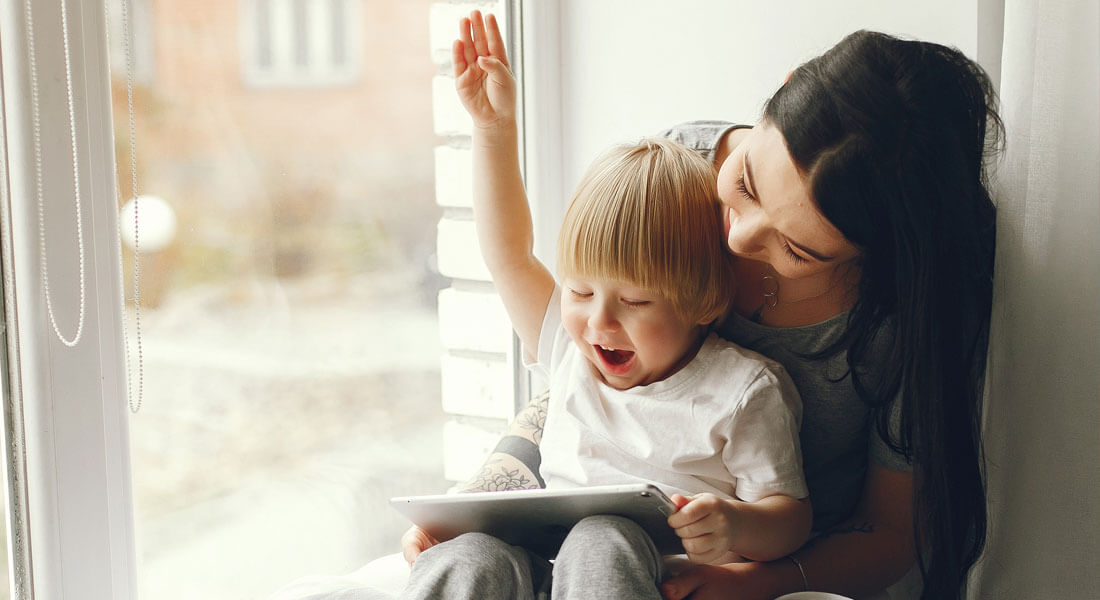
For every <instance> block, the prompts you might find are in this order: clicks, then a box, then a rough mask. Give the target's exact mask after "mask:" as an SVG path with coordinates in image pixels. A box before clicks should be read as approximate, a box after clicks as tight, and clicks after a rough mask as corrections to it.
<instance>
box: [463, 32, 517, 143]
mask: <svg viewBox="0 0 1100 600" xmlns="http://www.w3.org/2000/svg"><path fill="white" fill-rule="evenodd" d="M486 25H487V26H488V27H486ZM458 28H459V36H458V39H457V40H455V42H454V45H453V46H452V48H451V54H452V62H453V63H454V75H455V90H457V91H458V99H459V100H460V101H461V102H462V106H464V107H465V108H466V112H468V113H470V117H471V118H472V119H473V122H474V126H475V127H482V128H486V127H492V126H494V125H497V124H512V125H514V124H515V118H516V81H515V78H514V77H513V76H512V71H511V70H510V69H509V66H508V56H507V53H506V52H505V49H504V40H503V38H501V35H500V28H499V27H498V26H497V20H496V17H495V16H493V15H489V16H488V17H487V18H486V19H482V17H481V12H480V11H476V10H475V11H473V12H471V13H470V17H469V18H466V17H463V18H462V19H461V20H460V21H459V25H458Z"/></svg>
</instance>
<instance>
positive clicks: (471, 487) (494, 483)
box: [460, 455, 539, 492]
mask: <svg viewBox="0 0 1100 600" xmlns="http://www.w3.org/2000/svg"><path fill="white" fill-rule="evenodd" d="M538 487H539V485H538V483H537V482H536V481H535V479H534V477H532V476H531V472H530V471H529V470H528V469H527V467H526V466H524V465H523V463H521V462H519V461H517V460H515V459H514V458H512V457H510V456H507V455H496V456H495V457H494V458H490V459H489V460H487V461H486V462H485V464H484V465H483V466H482V467H481V470H480V471H478V473H477V474H476V475H474V476H473V477H472V478H470V480H469V481H467V482H466V483H465V484H463V486H462V488H461V490H460V491H463V492H503V491H508V490H529V489H534V488H538Z"/></svg>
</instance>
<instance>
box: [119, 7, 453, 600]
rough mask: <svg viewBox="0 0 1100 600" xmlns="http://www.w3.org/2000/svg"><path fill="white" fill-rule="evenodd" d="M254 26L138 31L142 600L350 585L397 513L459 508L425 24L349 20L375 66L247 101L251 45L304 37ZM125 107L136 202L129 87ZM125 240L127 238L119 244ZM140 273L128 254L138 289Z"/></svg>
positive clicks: (398, 18)
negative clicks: (445, 373) (444, 376)
mask: <svg viewBox="0 0 1100 600" xmlns="http://www.w3.org/2000/svg"><path fill="white" fill-rule="evenodd" d="M253 4H254V5H265V4H266V3H265V2H258V3H253ZM244 5H245V3H234V2H223V3H216V6H217V9H216V10H211V7H213V6H214V5H213V4H206V3H198V4H196V3H191V2H152V3H149V5H148V8H147V10H148V11H149V13H150V18H149V20H148V23H149V24H150V25H149V29H148V30H146V31H138V32H136V35H137V36H148V38H149V40H150V43H149V44H148V47H149V48H151V49H152V50H151V51H152V53H153V54H152V56H151V57H149V58H150V60H154V61H155V69H153V72H154V73H155V76H154V77H153V78H152V79H151V81H149V82H148V84H142V85H140V86H138V87H136V88H135V90H134V98H135V102H134V104H135V108H136V126H137V172H138V181H139V193H140V194H141V198H142V200H141V201H140V203H139V205H138V206H139V209H138V215H139V223H140V224H141V233H140V236H139V243H138V248H139V249H140V250H141V256H142V260H141V265H140V266H141V270H140V280H141V291H140V296H141V297H140V305H141V307H142V308H141V311H140V329H141V335H142V337H141V345H140V350H141V352H142V354H143V357H144V361H143V365H144V369H143V373H142V376H141V380H140V382H141V386H142V389H143V399H142V402H143V403H142V406H141V409H140V411H139V412H138V413H137V414H136V415H134V417H133V418H132V421H131V440H132V461H133V470H134V491H135V501H136V505H137V507H136V512H137V515H136V518H137V527H138V540H137V541H138V550H139V555H140V562H139V567H138V578H139V585H140V591H141V597H143V598H156V599H157V600H171V599H175V598H179V599H184V598H187V599H190V598H263V597H265V596H266V595H267V594H269V593H271V592H272V591H274V590H275V589H276V588H278V587H279V586H281V585H283V584H285V583H287V582H288V581H290V580H291V579H294V578H296V577H298V576H301V575H305V574H313V573H326V574H341V573H346V572H349V571H351V570H353V569H355V568H357V567H359V566H361V565H363V564H365V563H366V562H367V561H369V560H371V559H373V558H375V557H378V556H380V555H383V554H390V553H394V552H398V551H399V538H400V535H401V533H402V532H403V531H404V530H405V529H406V527H407V522H406V521H404V520H403V518H402V517H401V516H400V515H398V514H397V513H396V512H394V511H393V510H392V509H390V508H389V506H388V504H387V502H386V501H387V499H388V498H389V497H390V496H395V495H403V494H408V493H410V491H424V492H425V493H427V492H442V491H444V490H445V489H446V487H447V485H448V483H447V482H446V481H444V479H443V474H442V471H443V467H442V448H441V441H440V437H441V434H440V432H441V429H442V423H443V414H442V411H441V408H440V399H439V396H440V390H439V387H440V384H439V377H440V375H439V370H440V367H439V357H440V353H441V350H440V343H439V334H438V325H437V318H436V294H437V292H438V290H439V289H441V288H442V287H443V286H444V285H445V282H444V281H442V278H441V277H440V276H439V275H438V273H437V271H436V270H435V267H434V264H435V261H434V245H435V231H436V222H437V221H438V219H439V217H440V212H441V211H440V209H439V207H438V206H437V205H436V204H435V201H434V197H433V196H434V181H433V179H434V177H433V170H434V167H433V147H434V146H435V145H437V144H439V143H441V140H440V139H439V138H437V137H436V136H435V135H434V133H433V129H432V122H433V121H432V113H431V78H432V76H433V75H434V74H435V72H436V67H435V66H434V65H433V64H432V62H431V60H430V57H429V56H428V53H427V49H428V47H429V43H428V23H429V18H428V7H429V2H428V1H427V0H416V1H412V0H403V1H402V2H399V3H397V2H395V3H391V4H388V5H387V9H386V10H385V11H380V12H379V13H378V14H370V15H368V14H367V13H368V11H367V10H366V7H364V6H358V5H356V4H355V3H354V2H349V3H347V7H346V8H345V9H344V10H343V13H342V14H344V15H345V16H346V17H347V18H345V19H344V23H345V24H347V25H348V27H347V29H346V30H345V31H344V32H342V33H341V35H342V36H343V37H342V39H346V40H349V43H350V44H351V45H350V46H349V47H352V48H362V50H363V52H362V55H361V56H362V58H359V59H358V60H359V62H360V63H362V64H363V65H364V66H363V67H362V70H363V73H361V74H360V75H359V76H358V77H357V78H356V79H355V81H354V82H353V83H351V84H343V85H339V86H319V85H313V84H311V83H310V82H294V81H288V82H287V83H289V84H290V85H287V86H285V87H280V86H266V87H263V88H254V87H249V86H248V85H247V83H245V82H246V79H245V77H244V74H243V73H242V69H243V68H245V67H244V66H243V65H242V61H243V57H244V56H245V55H247V54H248V53H249V51H250V49H249V48H246V47H244V46H243V44H248V43H250V42H248V41H247V40H248V39H250V38H249V37H248V36H241V35H239V33H240V32H241V31H248V30H251V31H264V32H267V33H268V34H270V35H273V36H277V35H280V34H282V35H291V36H292V35H297V34H298V33H300V32H298V30H297V28H295V27H286V28H281V27H280V28H276V27H270V26H269V25H268V24H266V23H267V20H268V19H269V18H270V13H269V11H251V12H250V11H248V10H243V11H238V10H237V8H236V7H243V6H244ZM295 6H297V7H300V8H305V9H309V10H312V9H313V8H314V7H321V8H327V7H326V5H325V3H321V2H306V3H303V2H298V3H297V4H296V5H295ZM352 8H354V9H355V10H351V9H352ZM326 12H327V11H326ZM253 18H260V19H261V20H264V23H249V22H242V20H247V19H253ZM310 18H311V19H312V18H313V17H312V16H310ZM352 18H354V19H356V20H355V21H351V19H352ZM242 40H244V41H242ZM251 43H254V42H251ZM294 44H295V42H294V40H293V39H283V40H278V39H273V40H271V41H270V46H271V47H275V48H294V47H295V45H294ZM137 46H138V47H141V46H140V45H137ZM380 56H384V57H388V58H385V59H383V60H376V61H372V60H371V59H372V58H373V57H380ZM392 57H412V58H410V59H407V60H405V59H403V60H394V59H393V58H392ZM123 64H125V63H123ZM368 75H369V77H368ZM115 98H116V100H115V106H116V112H115V123H116V128H117V131H116V139H117V140H118V146H119V148H118V153H119V154H118V163H119V170H120V173H119V181H120V185H121V190H122V191H121V194H122V196H124V197H127V198H128V197H129V196H130V195H131V192H130V166H129V165H130V155H129V148H128V143H127V139H128V137H129V132H128V127H127V123H128V116H127V101H126V87H125V74H124V73H121V72H119V73H116V81H115ZM124 213H125V211H124ZM125 214H129V213H125ZM125 214H124V217H125ZM132 227H133V221H132V220H130V219H128V218H124V219H123V234H124V239H125V238H126V237H132V235H130V234H129V233H128V232H129V230H130V229H131V228H132ZM132 257H133V246H132V245H126V246H125V247H124V271H125V273H126V276H127V281H128V282H129V281H130V280H131V279H130V278H131V277H132V275H133V266H132ZM127 285H128V286H129V285H130V283H128V284H127ZM130 293H131V292H130V289H129V287H128V289H127V295H128V296H129V295H130ZM128 308H129V309H130V311H131V314H130V319H129V321H128V323H129V329H130V332H129V333H130V337H129V339H130V344H129V353H130V356H131V369H134V370H136V368H137V353H138V348H139V347H138V345H137V341H136V338H135V337H134V332H135V331H134V330H135V329H136V328H137V325H138V321H136V319H135V317H136V315H134V314H133V306H132V303H129V306H128ZM135 383H137V380H136V377H135Z"/></svg>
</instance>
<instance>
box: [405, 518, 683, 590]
mask: <svg viewBox="0 0 1100 600" xmlns="http://www.w3.org/2000/svg"><path fill="white" fill-rule="evenodd" d="M663 577H664V566H663V562H662V559H661V555H660V554H659V553H658V552H657V548H656V547H655V546H654V545H653V542H652V541H651V540H650V539H649V535H647V534H646V533H645V532H644V531H642V529H641V528H640V527H638V525H637V524H635V523H634V522H633V521H631V520H629V519H625V518H622V517H615V516H602V515H601V516H595V517H588V518H587V519H584V520H583V521H581V522H580V523H578V524H577V525H576V526H574V527H573V529H572V530H571V531H570V532H569V535H568V536H567V537H566V538H565V542H564V543H563V544H562V547H561V550H559V551H558V556H557V558H555V559H554V562H553V564H551V563H550V562H549V561H546V560H545V559H542V558H540V557H538V556H536V555H534V554H531V553H530V552H528V551H526V550H524V549H523V548H519V547H516V546H511V545H508V544H506V543H504V542H502V541H500V540H499V539H497V538H495V537H492V536H489V535H485V534H481V533H468V534H464V535H461V536H459V537H457V538H455V539H453V540H450V541H447V542H443V543H441V544H438V545H436V546H433V547H432V548H429V549H428V550H426V551H424V552H423V553H422V554H421V555H420V556H419V557H418V558H417V559H416V563H414V564H413V567H412V572H411V573H410V575H409V584H408V586H406V588H405V590H404V591H403V592H402V593H401V596H400V598H402V599H405V600H429V599H439V600H459V599H466V598H477V599H486V600H494V599H498V598H499V599H509V600H511V599H513V598H514V599H516V600H535V599H538V600H545V599H547V598H553V599H555V600H558V599H582V598H583V599H586V600H587V599H589V598H610V599H614V598H630V599H638V600H651V599H652V600H660V599H661V593H660V591H659V590H658V589H657V584H658V583H660V582H661V580H662V579H663Z"/></svg>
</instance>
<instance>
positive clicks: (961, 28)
mask: <svg viewBox="0 0 1100 600" xmlns="http://www.w3.org/2000/svg"><path fill="white" fill-rule="evenodd" d="M977 15H978V6H977V1H976V0H964V1H961V2H960V1H958V0H926V1H924V2H882V1H881V0H838V1H830V2H821V1H819V0H772V1H760V0H679V1H677V2H675V3H673V2H668V1H667V0H597V1H593V0H563V1H562V5H561V33H562V38H561V46H560V47H561V84H562V85H561V88H562V90H561V93H562V114H561V122H562V141H563V145H564V147H563V163H564V164H563V171H564V172H563V182H562V183H563V188H564V191H565V196H566V198H568V196H569V194H570V192H571V191H572V189H573V187H574V185H575V184H576V182H577V181H578V180H579V179H580V176H581V174H582V173H583V171H584V168H585V166H586V165H587V164H588V163H589V162H590V161H591V160H592V158H593V157H594V156H595V155H596V154H598V153H599V152H600V151H601V150H603V149H604V148H606V147H608V146H610V145H612V144H614V143H617V142H621V141H624V140H628V139H631V138H637V137H641V136H643V135H648V134H652V133H655V132H657V131H660V130H661V129H663V128H665V127H668V126H670V125H673V124H675V123H678V122H681V121H687V120H691V119H708V118H709V119H728V120H731V121H743V122H750V123H751V122H755V120H756V119H757V118H758V116H759V114H760V111H761V108H762V105H763V102H764V100H766V99H767V98H768V96H770V95H771V94H772V92H774V91H775V89H776V88H777V87H778V86H779V85H780V84H781V83H782V81H783V79H784V78H785V77H786V75H787V73H788V72H790V71H791V70H792V69H793V68H795V67H796V66H798V65H799V64H800V63H802V62H804V61H805V60H807V59H810V58H813V57H814V56H816V55H818V54H820V53H821V52H823V51H825V50H826V49H828V48H829V47H830V46H832V45H833V44H835V43H836V42H838V41H839V40H840V39H841V38H842V37H844V35H846V34H848V33H851V32H852V31H855V30H857V29H875V30H879V31H884V32H886V33H891V34H894V35H902V36H907V37H916V38H920V39H925V40H929V41H935V42H939V43H944V44H948V45H953V46H956V47H958V48H959V49H960V50H962V51H963V52H965V53H966V54H968V55H969V56H972V57H976V53H977V48H978V39H977V37H978V34H977V32H978V26H977Z"/></svg>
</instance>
